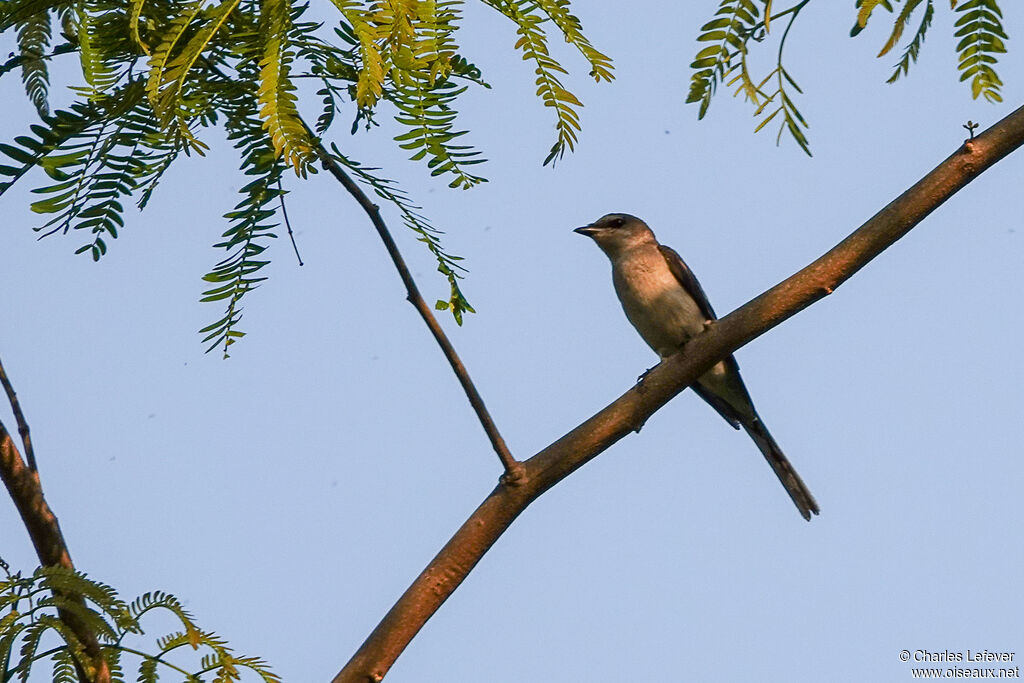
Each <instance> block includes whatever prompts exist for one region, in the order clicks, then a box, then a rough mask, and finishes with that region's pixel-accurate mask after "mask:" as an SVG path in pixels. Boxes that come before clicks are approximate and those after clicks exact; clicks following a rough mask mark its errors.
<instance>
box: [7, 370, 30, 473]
mask: <svg viewBox="0 0 1024 683" xmlns="http://www.w3.org/2000/svg"><path fill="white" fill-rule="evenodd" d="M0 384H3V385H4V391H6V392H7V400H8V401H10V403H11V412H13V413H14V421H15V422H17V423H18V436H20V437H21V443H22V445H23V446H24V447H25V458H26V459H27V460H28V468H29V469H30V470H32V471H33V472H35V471H37V468H36V453H35V451H34V450H33V449H32V438H31V437H30V436H29V432H28V422H26V421H25V414H24V413H22V412H21V404H20V403H18V395H17V394H16V393H15V392H14V386H13V385H11V380H10V379H9V378H8V377H7V373H6V372H5V371H4V364H3V363H2V362H0Z"/></svg>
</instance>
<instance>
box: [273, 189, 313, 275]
mask: <svg viewBox="0 0 1024 683" xmlns="http://www.w3.org/2000/svg"><path fill="white" fill-rule="evenodd" d="M277 198H278V199H279V200H280V201H281V215H282V216H284V225H285V227H286V228H288V239H290V240H291V241H292V249H294V250H295V258H297V259H298V260H299V265H300V266H304V265H306V264H305V263H303V262H302V256H300V255H299V245H297V244H295V233H293V232H292V222H291V221H290V220H288V209H287V208H286V207H285V205H284V188H282V187H281V179H280V178H278V179H277Z"/></svg>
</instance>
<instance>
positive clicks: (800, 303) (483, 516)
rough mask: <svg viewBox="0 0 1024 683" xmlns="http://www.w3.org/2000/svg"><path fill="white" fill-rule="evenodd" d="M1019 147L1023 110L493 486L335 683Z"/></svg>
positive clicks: (361, 678) (400, 639)
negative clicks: (679, 404)
mask: <svg viewBox="0 0 1024 683" xmlns="http://www.w3.org/2000/svg"><path fill="white" fill-rule="evenodd" d="M1021 145H1024V107H1021V108H1019V109H1017V110H1016V111H1015V112H1013V113H1012V114H1010V115H1009V116H1007V117H1006V118H1004V119H1003V120H1002V121H1000V122H999V123H997V124H996V125H994V126H992V127H991V128H989V129H988V130H987V131H985V132H984V133H982V134H981V135H979V136H977V137H975V138H974V139H972V140H968V141H967V142H965V143H964V144H963V146H962V147H960V148H959V149H958V150H957V151H956V152H954V153H953V155H952V156H950V157H949V158H948V159H946V160H945V161H943V162H942V163H941V164H939V165H938V166H937V167H936V168H935V169H934V170H933V171H931V172H930V173H929V174H928V175H926V176H925V177H924V178H922V179H921V180H920V181H919V182H917V183H916V184H915V185H914V186H913V187H911V188H910V189H909V190H907V191H906V192H904V193H903V194H902V195H900V196H899V197H898V198H896V199H895V200H893V201H892V202H890V203H889V205H888V206H886V207H885V208H884V209H882V210H881V211H879V212H878V213H877V214H875V216H873V217H872V218H871V219H870V220H868V222H866V223H865V224H864V225H862V226H861V227H860V228H858V229H857V230H856V231H854V232H853V233H852V234H851V235H850V236H849V237H847V238H846V239H845V240H843V241H842V242H840V243H839V244H838V245H837V246H836V247H835V248H833V249H832V250H831V251H829V252H828V253H826V254H825V255H824V256H822V257H821V258H819V259H818V260H816V261H815V262H814V263H812V264H810V265H809V266H807V267H806V268H804V269H803V270H801V271H800V272H798V273H796V274H795V275H793V276H791V277H789V278H787V279H786V280H784V281H783V282H781V283H779V284H778V285H776V286H775V287H772V288H771V289H770V290H768V291H767V292H765V293H764V294H761V295H760V296H758V297H756V298H755V299H753V300H751V301H749V302H747V303H746V304H744V305H743V306H741V307H740V308H738V309H736V310H735V311H733V312H732V313H730V314H729V315H727V316H725V317H724V318H722V319H721V320H719V321H718V322H716V323H715V324H714V325H712V326H710V327H708V328H707V329H706V330H705V331H704V332H703V333H702V334H700V335H698V336H697V337H694V338H693V339H692V340H691V341H690V342H689V343H688V344H687V345H686V346H685V348H684V349H683V352H682V353H677V354H675V355H673V356H670V357H668V358H666V359H665V360H664V361H662V362H661V363H660V364H659V365H658V366H657V367H656V368H654V369H653V370H652V371H651V372H650V373H649V374H648V375H647V377H646V378H645V379H644V383H643V390H642V391H641V390H639V389H638V388H637V387H635V386H634V387H633V388H632V389H630V390H629V391H627V392H626V393H625V394H623V395H622V396H620V397H619V398H618V399H616V400H615V401H614V402H613V403H611V404H610V405H608V406H607V407H605V408H604V409H602V410H601V411H599V412H598V413H597V414H595V415H594V416H593V417H591V418H590V419H589V420H587V421H586V422H584V423H583V424H581V425H580V426H578V427H576V428H575V429H573V430H572V431H570V432H569V433H568V434H566V435H565V436H563V437H562V438H560V439H559V440H558V441H556V442H554V443H553V444H551V445H550V446H548V447H547V448H545V449H544V450H542V451H540V452H539V453H537V454H536V455H535V456H533V457H532V458H530V459H528V460H526V461H525V462H524V463H522V465H523V470H524V473H523V476H522V478H521V480H520V482H519V486H498V487H496V488H495V489H494V490H493V491H491V493H490V494H489V495H488V496H487V498H485V499H484V501H483V503H481V504H480V506H479V507H478V508H477V509H476V510H475V511H474V512H473V514H471V515H470V517H469V519H467V520H466V522H465V523H464V524H463V525H462V526H461V527H460V528H459V530H458V531H456V532H455V535H454V536H452V538H451V540H449V541H448V543H447V544H446V545H445V546H444V547H443V548H442V549H441V551H440V552H439V553H438V554H437V555H436V556H435V557H434V559H433V560H431V561H430V564H428V565H427V568H426V569H424V570H423V572H422V573H421V574H420V575H419V576H418V577H416V579H415V580H414V581H413V583H412V585H410V586H409V588H408V589H407V590H406V591H405V593H403V594H402V596H401V597H400V598H399V599H398V601H397V602H396V603H395V605H394V606H393V607H392V608H391V610H390V611H389V612H388V613H387V614H386V615H384V618H383V619H382V620H381V621H380V623H379V624H378V625H377V627H376V628H375V629H374V630H373V632H372V633H371V634H370V635H369V637H367V639H366V641H365V642H364V643H363V644H362V645H361V646H360V648H359V650H357V651H356V653H355V654H354V655H353V656H352V658H351V659H350V660H349V662H348V663H347V664H346V665H345V667H344V668H343V669H342V670H341V671H340V672H339V673H338V675H337V676H335V677H334V680H333V683H378V682H379V681H380V680H381V679H383V678H384V676H385V674H387V672H388V670H389V669H390V668H391V665H392V664H394V662H395V660H396V659H397V658H398V656H399V655H400V654H401V653H402V651H403V650H404V649H405V647H406V646H407V645H408V644H409V642H410V641H411V640H412V638H413V637H414V636H415V635H416V634H417V633H418V632H419V630H420V629H421V628H422V627H423V625H424V624H425V623H426V622H427V620H428V619H429V618H430V617H431V616H433V614H434V613H435V612H437V610H438V609H439V608H440V607H441V605H442V604H444V601H445V600H447V599H448V597H449V596H451V594H452V593H453V592H454V591H455V589H457V588H458V587H459V585H460V584H461V583H462V581H463V580H464V579H465V578H466V576H467V575H468V574H469V572H470V571H472V569H473V567H475V566H476V564H477V563H478V562H479V561H480V559H481V558H482V557H483V556H484V554H485V553H486V552H487V551H488V550H489V549H490V548H491V546H492V545H494V543H495V542H496V541H497V540H498V538H499V537H500V536H501V535H502V534H503V533H504V532H505V529H507V528H508V527H509V525H511V524H512V522H513V521H514V520H515V518H516V517H518V516H519V514H520V513H522V511H523V510H525V509H526V507H527V506H528V505H530V503H532V502H533V501H534V500H536V499H537V498H538V497H539V496H540V495H541V494H543V493H544V492H545V491H547V490H548V489H550V488H551V487H552V486H554V485H555V484H557V483H558V482H560V481H562V480H563V479H565V478H566V477H568V476H569V475H570V474H572V473H573V472H574V471H576V470H577V469H579V468H580V467H582V466H583V465H584V464H586V463H587V462H589V461H590V460H591V459H593V458H595V457H597V456H598V455H599V454H600V453H602V452H604V451H605V450H607V449H608V448H609V447H610V446H611V445H612V444H614V443H616V442H617V441H619V440H620V439H622V438H623V437H625V436H627V435H628V434H630V433H631V432H632V431H633V430H634V429H635V428H636V426H638V425H640V424H643V422H644V421H645V420H647V419H648V418H649V417H650V416H651V415H653V414H654V413H655V411H657V410H658V409H659V408H661V407H662V406H663V405H665V404H666V403H668V402H669V401H670V400H671V399H672V398H673V397H674V396H676V395H677V394H679V392H681V391H683V389H685V388H686V387H687V386H689V385H690V384H691V383H692V382H694V381H695V380H696V379H697V378H698V377H700V376H701V375H702V374H703V373H704V372H706V371H707V370H708V369H709V368H710V367H711V366H713V365H714V364H715V363H717V362H718V361H720V360H721V359H722V358H725V357H726V356H728V355H729V354H730V353H732V352H734V351H735V350H736V349H738V348H740V347H741V346H743V345H744V344H746V343H748V342H749V341H751V340H753V339H755V338H756V337H758V336H760V335H762V334H764V333H765V332H767V331H768V330H770V329H772V328H773V327H775V326H776V325H779V324H780V323H782V322H783V321H785V320H787V319H789V318H790V317H792V316H794V315H796V314H797V313H799V312H800V311H802V310H803V309H805V308H807V307H808V306H810V305H811V304H813V303H814V302H816V301H818V300H820V299H822V298H824V297H825V296H827V295H828V294H829V293H831V292H832V291H834V290H835V289H836V288H837V287H838V286H839V285H841V284H842V283H843V282H845V281H846V280H847V279H848V278H850V277H851V276H852V275H853V274H854V273H856V272H857V271H858V270H860V269H861V268H863V267H864V266H865V265H867V264H868V263H869V262H870V261H871V260H872V259H874V258H875V257H876V256H878V255H879V254H881V253H882V252H883V251H884V250H885V249H887V248H888V247H890V246H892V244H894V243H895V242H896V241H897V240H898V239H900V238H901V237H903V236H904V235H906V234H907V233H908V232H909V231H910V230H911V228H913V227H914V226H916V225H918V224H919V223H920V222H921V221H922V220H924V218H925V217H926V216H927V215H928V214H930V213H931V212H932V211H934V210H935V209H936V208H938V207H939V206H940V205H941V204H942V203H943V202H945V201H946V200H947V199H949V198H950V197H951V196H953V195H954V194H955V193H956V192H957V191H959V190H960V189H961V188H963V187H964V186H965V185H967V184H968V183H969V182H971V181H972V180H974V179H975V178H976V177H978V175H980V174H981V173H982V172H983V171H985V170H986V169H988V168H989V167H990V166H992V164H994V163H996V162H997V161H999V160H1000V159H1002V158H1004V157H1005V156H1007V155H1008V154H1010V153H1011V152H1013V151H1014V150H1016V149H1018V148H1019V147H1020V146H1021Z"/></svg>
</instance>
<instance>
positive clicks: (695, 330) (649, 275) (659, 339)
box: [612, 252, 705, 357]
mask: <svg viewBox="0 0 1024 683" xmlns="http://www.w3.org/2000/svg"><path fill="white" fill-rule="evenodd" d="M612 280H613V282H614V284H615V292H616V294H618V296H619V301H620V302H621V303H622V308H623V310H624V311H625V312H626V317H627V318H629V322H631V323H632V324H633V327H635V328H636V331H637V332H639V333H640V336H641V337H643V339H644V341H646V342H647V344H648V346H650V347H651V348H652V349H654V351H655V352H656V353H657V354H658V355H659V356H662V357H665V356H668V355H671V354H672V353H674V352H675V351H677V350H678V348H679V345H680V344H682V343H683V342H685V341H687V340H688V339H690V338H691V337H693V336H695V335H697V334H699V333H700V332H701V331H702V330H703V329H704V321H705V318H704V314H703V313H701V311H700V308H699V307H698V306H697V302H695V301H694V300H693V298H692V297H691V296H690V295H689V294H688V293H687V292H686V290H685V289H683V287H682V285H680V284H679V281H678V280H677V279H676V277H675V276H674V275H673V274H672V272H671V271H670V270H669V269H668V264H666V263H665V259H664V258H663V257H662V256H661V253H660V252H655V254H654V255H653V257H636V258H632V259H622V260H621V261H619V262H618V263H615V264H613V267H612Z"/></svg>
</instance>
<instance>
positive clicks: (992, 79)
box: [686, 0, 1008, 154]
mask: <svg viewBox="0 0 1024 683" xmlns="http://www.w3.org/2000/svg"><path fill="white" fill-rule="evenodd" d="M809 1H810V0H801V1H800V2H795V3H794V4H793V5H791V6H789V7H787V8H785V9H781V10H778V11H776V10H775V8H774V7H773V2H772V0H721V2H720V4H719V7H718V10H717V12H716V13H715V16H714V17H713V18H712V19H711V20H710V21H709V22H707V23H706V24H704V25H703V26H702V27H701V31H700V34H699V35H698V37H697V41H698V43H700V44H701V45H703V47H701V48H700V49H699V51H698V52H697V55H696V57H695V58H694V60H693V62H692V63H691V64H690V68H691V69H692V74H691V82H690V92H689V95H688V96H687V99H686V101H687V102H688V103H694V104H697V105H698V112H697V116H698V118H703V117H704V115H705V114H706V113H707V110H708V106H709V105H710V102H711V98H712V97H713V96H714V95H715V93H716V92H717V88H718V86H719V84H721V83H723V82H724V83H726V84H727V85H736V86H737V87H736V91H735V93H734V95H739V94H741V93H742V94H743V96H744V98H745V99H746V100H748V101H749V102H751V103H752V104H753V105H754V107H755V110H754V116H755V117H760V121H759V122H758V124H757V127H756V128H755V132H756V131H758V130H761V129H762V128H763V127H764V126H765V125H766V124H767V123H768V122H769V121H771V120H772V119H773V118H775V117H776V116H779V115H781V119H780V120H781V124H780V126H779V136H778V137H777V138H776V141H777V142H778V140H779V139H781V135H782V133H783V132H784V131H788V132H789V134H790V136H791V137H792V139H793V140H794V141H795V142H796V143H797V144H798V145H799V146H800V148H801V149H802V150H803V151H804V152H806V153H807V154H810V147H809V144H808V141H807V137H806V134H805V132H804V131H805V130H806V128H807V122H806V120H805V119H804V117H803V116H802V115H801V114H800V111H799V110H798V109H797V107H796V105H795V103H794V98H793V93H799V92H801V90H800V88H799V86H798V85H797V84H796V81H795V80H794V79H793V78H792V76H791V75H790V73H789V71H788V70H787V69H786V68H785V67H784V66H783V48H784V46H785V43H786V38H787V36H788V35H789V31H790V29H791V28H792V27H793V24H794V22H795V20H796V18H797V16H798V15H799V14H800V11H801V10H802V9H803V8H804V7H805V6H806V5H807V4H808V2H809ZM935 2H936V0H856V1H855V3H854V9H855V10H856V20H855V22H854V25H853V28H852V29H851V30H850V36H851V37H855V36H858V35H860V34H861V32H863V31H864V29H865V28H866V27H867V24H868V21H869V20H870V19H871V17H872V16H873V15H874V14H876V13H878V12H880V11H884V12H888V13H889V14H891V15H893V21H892V28H891V30H890V32H889V36H888V38H887V39H886V41H885V43H884V44H883V45H882V48H881V50H880V51H879V53H878V56H879V57H883V56H885V55H887V54H888V53H889V52H891V51H892V50H893V49H895V48H897V47H899V46H901V45H902V50H901V55H900V59H899V61H898V62H897V63H896V65H895V66H894V69H893V72H892V75H891V76H890V77H889V79H888V82H889V83H894V82H895V81H897V80H898V79H899V78H901V77H903V76H906V75H907V74H908V73H909V71H910V66H911V64H913V63H915V62H916V61H917V58H918V56H919V54H920V52H921V48H922V46H923V45H924V41H925V36H926V35H927V33H928V29H929V28H930V27H931V25H932V21H933V19H934V16H935ZM949 8H950V11H951V12H953V14H954V17H955V19H954V21H953V31H954V36H955V37H956V38H957V39H958V42H957V45H956V50H957V57H958V65H957V69H958V71H959V72H960V80H961V81H968V80H969V81H970V85H971V95H972V97H974V98H975V99H977V98H979V97H984V98H985V99H986V100H988V101H990V102H1000V101H1002V97H1001V95H1000V94H999V89H1000V87H1001V86H1002V80H1000V78H999V75H998V74H997V73H996V70H995V67H996V64H997V63H998V55H1000V54H1002V53H1004V52H1006V41H1007V40H1008V38H1007V35H1006V31H1005V29H1004V28H1003V24H1002V18H1003V14H1002V10H1001V9H1000V8H999V3H998V1H997V0H968V1H967V2H962V1H961V2H958V0H950V3H949ZM783 17H786V18H787V22H786V27H785V29H784V31H783V32H782V35H781V38H780V39H779V45H778V50H777V53H776V56H775V60H774V63H775V65H774V68H773V69H772V70H771V71H770V72H769V73H768V75H767V76H765V77H764V78H762V79H760V80H756V79H754V78H753V77H751V75H750V68H749V54H750V51H751V50H752V48H754V47H755V46H756V45H759V44H762V43H765V42H767V41H766V39H767V38H768V37H769V35H770V32H771V26H772V22H774V21H777V20H779V19H781V18H783ZM910 26H913V27H915V28H914V30H913V31H912V32H911V33H909V34H908V35H909V38H906V39H905V35H904V34H905V33H906V29H907V28H908V27H910ZM705 44H706V45H705ZM772 85H774V88H772Z"/></svg>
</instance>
